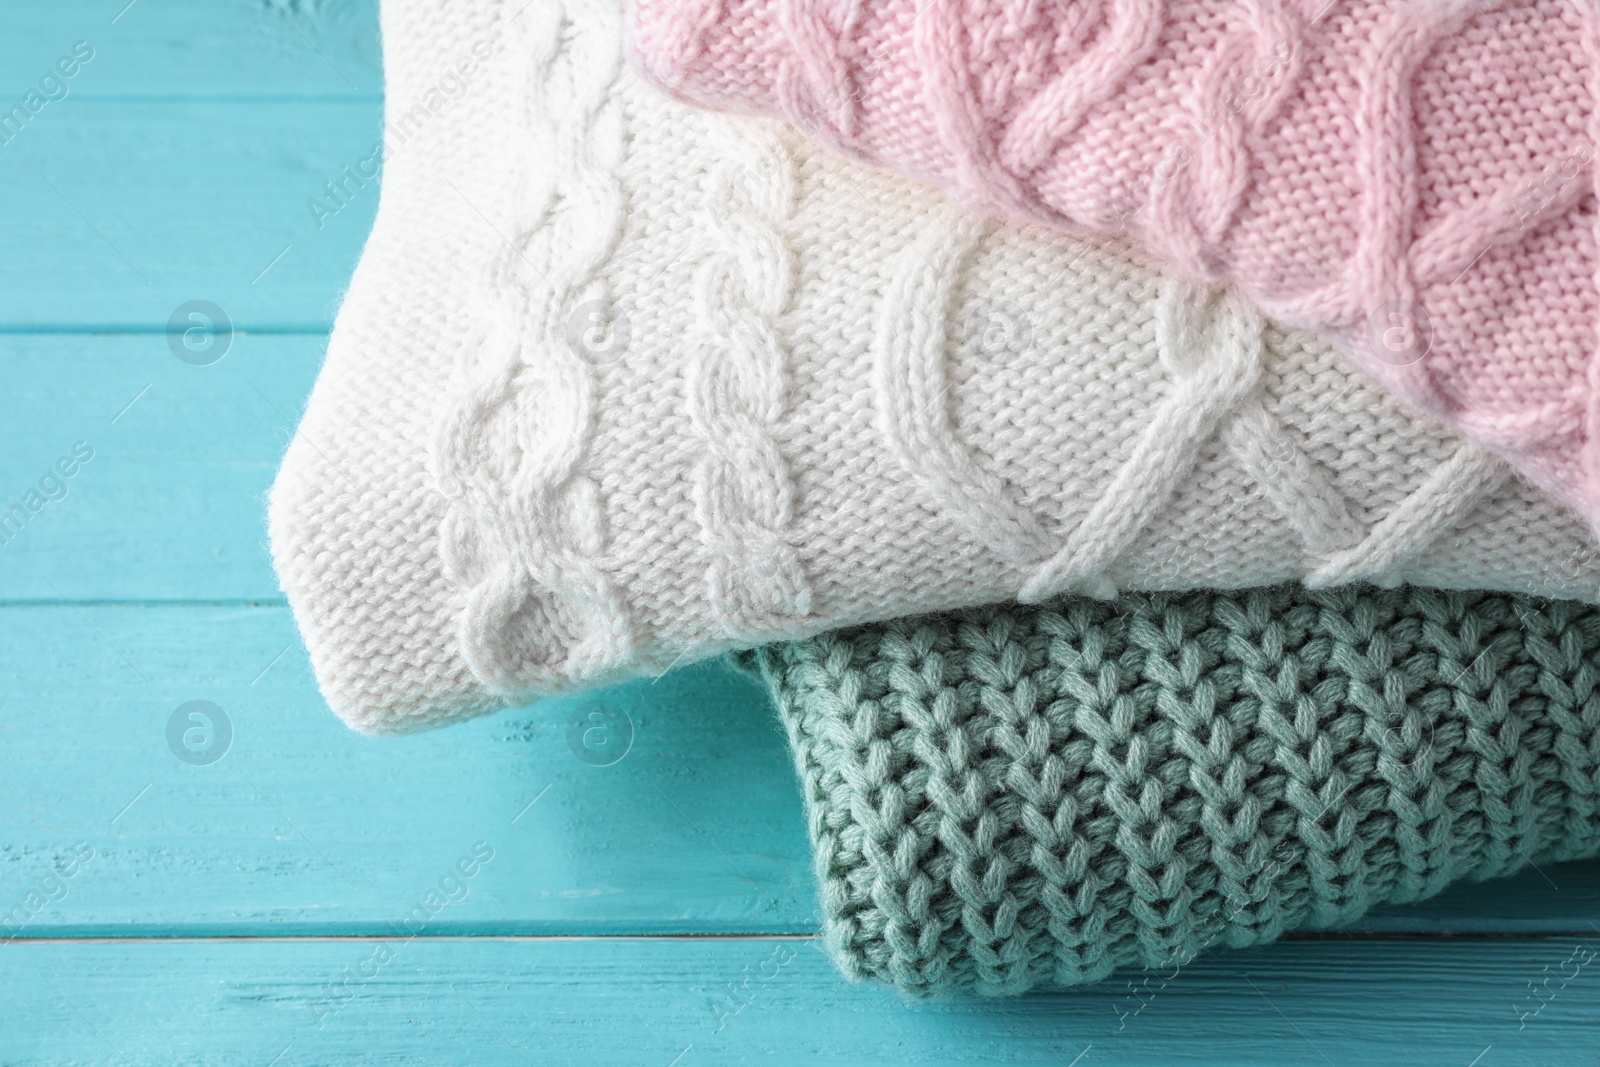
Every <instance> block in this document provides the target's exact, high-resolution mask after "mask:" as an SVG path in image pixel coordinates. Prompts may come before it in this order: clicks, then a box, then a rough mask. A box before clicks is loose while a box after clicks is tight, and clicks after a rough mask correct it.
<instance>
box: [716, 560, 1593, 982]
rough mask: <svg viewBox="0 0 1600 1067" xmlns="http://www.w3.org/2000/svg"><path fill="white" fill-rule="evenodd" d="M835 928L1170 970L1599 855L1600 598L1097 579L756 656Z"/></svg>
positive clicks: (748, 661)
mask: <svg viewBox="0 0 1600 1067" xmlns="http://www.w3.org/2000/svg"><path fill="white" fill-rule="evenodd" d="M742 663H743V664H744V665H746V666H749V667H753V668H756V669H758V670H759V671H760V672H761V674H762V675H763V676H764V677H765V678H766V680H767V681H768V682H769V683H770V685H771V688H772V692H773V695H774V697H775V698H776V701H777V705H778V708H779V711H780V713H781V716H782V719H783V722H784V724H785V725H786V727H787V728H788V732H789V738H790V743H791V745H792V747H793V751H794V757H795V763H796V767H797V769H798V771H799V777H800V784H801V790H802V792H803V794H804V800H805V810H806V820H807V823H808V826H809V829H810V834H811V840H812V843H813V845H814V847H815V851H816V871H817V879H818V882H819V884H820V889H821V904H822V913H823V929H824V934H825V937H826V942H827V946H828V949H829V951H830V953H831V954H832V956H833V958H834V959H835V960H836V961H837V962H838V964H839V966H840V967H841V968H842V969H843V970H844V972H845V973H846V974H847V975H849V976H851V977H853V978H871V979H875V980H878V981H882V982H886V983H889V984H891V985H893V986H896V987H898V988H900V989H902V990H904V991H906V992H907V993H911V994H914V995H919V996H920V995H933V994H943V993H949V992H953V991H956V990H964V989H973V990H976V991H978V992H980V993H985V994H995V995H999V994H1012V993H1020V992H1022V991H1023V990H1026V989H1029V988H1031V987H1033V986H1035V985H1070V984H1074V983H1080V982H1088V981H1093V980H1095V979H1099V978H1103V977H1104V976H1106V975H1107V974H1109V973H1110V972H1111V971H1112V970H1113V969H1114V968H1118V967H1130V966H1139V965H1144V966H1146V967H1159V968H1160V969H1161V970H1162V972H1163V973H1165V972H1167V971H1168V970H1169V969H1170V968H1172V967H1173V966H1181V965H1183V964H1185V963H1187V962H1188V961H1189V960H1190V959H1192V958H1193V957H1194V956H1195V955H1196V954H1197V953H1199V952H1201V951H1203V950H1205V949H1207V948H1210V947H1213V946H1222V945H1226V946H1230V947H1243V946H1247V945H1255V944H1260V943H1262V942H1266V941H1271V940H1273V939H1274V938H1277V937H1279V936H1280V935H1282V934H1283V933H1285V932H1286V931H1291V930H1296V929H1303V928H1315V927H1328V926H1333V925H1336V924H1340V923H1348V922H1350V921H1352V920H1354V919H1356V918H1358V917H1360V916H1361V915H1362V914H1363V913H1364V912H1366V911H1367V910H1368V909H1369V908H1372V907H1374V906H1375V905H1379V904H1386V903H1398V902H1406V901H1416V900H1422V899H1424V898H1426V897H1429V896H1432V895H1433V894H1435V893H1438V892H1439V891H1440V890H1441V889H1443V888H1444V887H1446V886H1447V885H1449V884H1450V883H1452V882H1454V881H1458V880H1462V879H1483V878H1491V877H1496V876H1500V875H1506V874H1510V873H1512V872H1513V871H1516V870H1518V869H1520V868H1522V867H1524V866H1525V865H1527V864H1529V863H1533V862H1544V861H1547V860H1558V859H1569V858H1576V857H1583V856H1590V855H1594V854H1596V853H1597V852H1600V694H1597V693H1596V690H1595V687H1596V682H1597V681H1600V609H1596V608H1593V607H1587V606H1583V605H1578V604H1574V603H1571V602H1562V601H1555V602H1550V601H1541V600H1534V599H1530V598H1524V597H1519V596H1502V595H1491V594H1483V593H1449V592H1439V591H1434V590H1424V589H1413V588H1408V589H1400V590H1386V591H1377V590H1370V589H1364V588H1358V587H1346V588H1342V589H1337V590H1327V591H1321V592H1317V591H1306V590H1304V589H1302V588H1299V587H1287V586H1285V587H1277V588H1270V589H1263V590H1257V591H1252V592H1245V593H1233V594H1222V593H1190V594H1184V595H1160V594H1158V595H1153V596H1144V595H1128V596H1124V597H1122V598H1121V599H1119V600H1117V601H1116V602H1114V603H1104V602H1098V601H1092V600H1086V599H1081V598H1074V599H1066V600H1061V601H1056V602H1053V603H1050V604H1047V605H1044V606H1040V607H1032V608H1028V607H1009V608H985V609H982V610H976V611H969V612H964V613H959V614H954V615H946V616H936V617H926V618H919V619H907V620H902V621H898V622H892V623H888V624H884V625H878V626H869V627H862V628H858V629H853V630H845V631H840V632H836V633H830V634H825V635H823V636H820V637H816V638H813V639H811V640H809V641H802V642H798V643H793V644H780V645H773V646H769V647H766V648H763V649H760V650H758V651H756V652H752V653H748V654H746V655H744V656H743V657H742Z"/></svg>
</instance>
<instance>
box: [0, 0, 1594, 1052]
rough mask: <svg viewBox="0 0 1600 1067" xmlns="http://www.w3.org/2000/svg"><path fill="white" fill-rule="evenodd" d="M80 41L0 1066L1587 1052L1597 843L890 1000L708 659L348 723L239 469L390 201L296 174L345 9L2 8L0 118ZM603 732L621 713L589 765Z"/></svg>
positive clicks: (9, 866)
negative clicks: (1034, 972)
mask: <svg viewBox="0 0 1600 1067" xmlns="http://www.w3.org/2000/svg"><path fill="white" fill-rule="evenodd" d="M78 41H84V42H87V43H88V44H90V45H92V47H93V49H94V58H93V59H92V60H91V61H89V62H88V63H87V64H84V65H82V66H81V69H80V70H79V71H78V73H77V74H76V75H74V76H73V77H72V78H71V79H70V84H69V87H68V88H69V91H68V92H67V93H66V95H65V96H64V97H63V98H62V99H59V100H53V101H51V102H50V103H48V104H47V105H46V106H45V107H44V108H43V109H42V110H40V112H39V113H38V114H37V115H35V116H33V117H32V118H31V119H30V120H29V121H28V123H27V124H26V126H25V127H24V128H22V129H21V131H20V132H19V133H17V135H16V136H14V137H12V138H11V139H10V141H9V142H8V143H5V144H0V195H3V196H4V197H5V198H6V200H5V202H6V203H7V205H8V208H9V210H7V211H4V212H0V243H3V246H4V247H5V248H6V249H7V250H8V252H10V253H11V254H8V255H7V256H5V257H0V375H3V376H4V381H5V384H6V399H7V401H8V403H7V407H6V412H5V415H6V417H5V418H4V419H0V510H3V509H5V508H9V506H10V505H11V504H12V503H16V502H19V501H22V500H24V499H25V497H26V494H27V493H29V492H31V491H35V490H42V488H48V487H41V479H43V478H44V477H46V476H49V475H51V472H52V471H55V470H57V469H58V468H57V466H56V464H57V463H58V461H60V460H61V459H62V458H63V457H66V456H70V454H71V450H72V449H73V447H74V446H75V445H76V444H77V443H78V442H83V443H84V444H85V445H87V446H89V447H92V448H93V450H94V455H93V458H92V459H91V460H90V461H88V462H87V463H78V464H76V469H75V472H74V473H73V474H72V475H71V476H70V477H63V478H62V480H61V483H60V485H61V490H60V492H59V493H56V492H55V491H54V490H53V489H52V493H51V494H50V495H54V496H55V498H54V499H48V500H47V502H46V503H44V504H43V506H42V507H40V509H39V510H38V512H37V513H36V514H30V515H29V517H28V518H27V521H26V522H25V524H24V525H23V526H22V528H21V529H20V531H18V532H16V533H15V535H14V536H9V537H8V538H6V539H5V541H4V543H3V544H0V988H3V989H5V990H6V992H7V994H8V995H7V996H6V997H5V998H4V1002H3V1004H0V1063H5V1064H12V1063H16V1064H24V1063H26V1064H89V1063H129V1064H140V1065H143V1064H152V1065H154V1064H160V1065H166V1064H176V1063H226V1064H234V1063H258V1064H274V1065H275V1067H290V1065H292V1064H322V1063H340V1064H344V1063H356V1064H360V1063H369V1062H370V1063H384V1064H389V1063H441V1062H449V1063H470V1064H498V1063H508V1064H519V1063H539V1064H544V1063H574V1064H587V1063H620V1064H636V1063H647V1064H648V1063H655V1064H662V1065H670V1064H679V1065H681V1067H690V1065H691V1064H697V1063H753V1062H776V1063H789V1062H807V1061H818V1062H828V1063H902V1062H910V1063H918V1062H929V1063H958V1062H971V1063H1050V1064H1057V1065H1068V1064H1073V1063H1082V1064H1084V1065H1085V1067H1089V1065H1092V1064H1094V1063H1105V1062H1111V1063H1130V1064H1131V1063H1149V1062H1173V1063H1196V1064H1199V1063H1218V1064H1221V1063H1242V1064H1254V1063H1261V1064H1267V1063H1272V1064H1279V1063H1312V1064H1320V1063H1340V1064H1342V1063H1347V1062H1350V1063H1365V1062H1376V1063H1395V1064H1411V1063H1418V1064H1420V1063H1429V1064H1431V1063H1453V1064H1460V1065H1462V1067H1468V1065H1470V1064H1476V1065H1479V1067H1494V1065H1497V1064H1567V1063H1573V1064H1578V1063H1584V1064H1594V1063H1600V1035H1597V1027H1600V1009H1597V1005H1600V969H1597V967H1596V965H1594V964H1587V965H1586V966H1585V967H1584V968H1583V969H1582V970H1581V972H1580V973H1578V974H1576V975H1573V976H1572V977H1571V978H1570V979H1568V978H1565V976H1566V975H1567V974H1570V973H1571V971H1572V970H1573V969H1574V967H1575V966H1576V965H1575V963H1574V962H1573V960H1574V959H1575V957H1574V956H1573V951H1574V948H1575V947H1578V948H1581V949H1582V950H1583V951H1588V950H1589V949H1590V948H1596V947H1600V946H1597V944H1596V939H1600V863H1581V864H1566V865H1561V866H1552V867H1548V868H1546V869H1545V870H1544V871H1542V872H1534V871H1530V872H1527V873H1525V874H1524V875H1522V876H1520V877H1517V878H1513V879H1508V880H1505V881H1502V882H1495V883H1487V884H1483V885H1478V886H1460V887H1457V888H1456V889H1454V890H1452V891H1451V892H1449V893H1448V894H1446V895H1445V896H1443V897H1441V898H1439V899H1437V900H1435V901H1432V902H1429V903H1427V904H1425V905H1422V906H1418V907H1413V908H1401V909H1391V910H1388V911H1385V912H1383V913H1380V914H1376V915H1373V916H1370V917H1368V918H1367V919H1366V920H1363V921H1362V922H1361V923H1360V924H1358V926H1357V928H1356V929H1355V930H1354V931H1351V932H1347V933H1346V934H1344V935H1342V937H1343V938H1344V939H1342V940H1338V939H1335V940H1298V941H1293V942H1289V943H1284V944H1280V945H1277V946H1274V947H1271V948H1268V949H1264V950H1258V951H1252V952H1246V953H1236V954H1223V955H1218V956H1213V957H1209V958H1203V959H1202V960H1200V961H1197V962H1196V963H1195V964H1194V965H1192V966H1191V967H1189V968H1186V969H1185V970H1184V971H1183V972H1182V974H1181V975H1179V976H1177V977H1176V978H1173V979H1171V980H1170V981H1166V982H1165V984H1163V979H1161V978H1160V977H1159V976H1150V975H1132V976H1119V977H1118V978H1116V979H1113V980H1112V981H1110V982H1108V983H1105V984H1103V985H1101V986H1097V987H1095V988H1093V989H1090V990H1083V991H1078V992H1074V993H1070V994H1061V995H1049V996H1034V997H1027V998H1022V999H1019V1000H1014V1001H1010V1002H1005V1003H982V1002H977V1001H971V1000H965V1001H956V1002H952V1003H949V1004H939V1005H931V1004H922V1005H905V1004H902V1003H901V1002H899V1001H898V1000H897V999H896V998H895V997H894V996H893V995H892V994H889V993H886V992H884V991H882V990H876V989H864V988H859V987H852V986H849V985H848V984H846V983H845V982H844V981H843V980H842V979H840V978H839V977H838V975H837V973H836V972H835V971H834V970H833V968H832V967H831V965H830V964H829V963H828V962H827V961H826V960H825V959H824V958H823V956H822V954H821V953H820V951H818V950H817V948H816V946H815V944H814V943H813V942H812V941H810V940H805V939H801V940H772V939H770V938H769V937H767V936H766V935H773V934H805V933H808V932H810V931H812V930H814V928H815V924H816V911H815V907H814V903H813V892H814V888H813V882H812V879H811V876H810V872H809V863H810V857H809V849H808V848H807V845H806V841H805V836H804V823H803V819H802V813H801V809H800V802H799V797H798V794H797V791H796V789H795V787H794V783H793V777H792V770H791V768H790V763H789V756H788V754H787V751H786V745H785V743H784V740H783V738H782V736H781V734H780V732H779V730H778V728H777V725H776V722H775V718H774V716H773V714H772V712H771V710H770V709H769V708H768V707H767V705H766V702H765V700H764V698H763V696H762V694H761V693H760V692H759V691H758V690H757V689H756V687H755V686H754V685H753V684H751V683H750V682H748V681H747V680H745V679H742V678H740V677H738V676H736V675H734V674H732V673H730V672H727V671H725V670H724V669H722V668H721V667H719V666H716V665H702V666H697V667H692V668H689V669H685V670H679V671H676V672H674V673H672V674H670V675H668V676H666V677H665V678H663V679H661V680H659V681H658V682H653V683H652V682H650V681H643V682H638V683H635V684H632V685H628V686H622V687H618V688H616V689H612V690H609V691H605V692H601V693H595V694H589V695H587V696H583V697H578V698H573V699H569V700H561V701H548V702H545V703H543V704H540V705H538V706H536V707H533V708H523V709H517V710H513V711H508V712H506V713H503V714H501V715H499V716H495V717H492V718H489V719H485V720H480V721H477V722H472V723H466V724H462V725H459V726H455V727H452V728H450V729H447V730H444V731H440V732H438V733H434V734H430V735H424V736H421V737H413V738H405V739H398V740H394V739H390V740H381V741H380V740H370V739H365V738H361V737H358V736H356V735H353V734H351V733H349V732H348V731H346V730H345V729H344V727H343V726H341V725H340V724H339V723H338V722H337V721H336V720H335V719H334V718H333V717H332V716H331V715H330V714H329V713H328V712H327V709H326V708H325V706H324V705H323V703H322V701H321V699H320V697H319V696H318V695H317V693H316V689H315V686H314V684H313V682H312V679H311V676H310V672H309V668H308V665H307V662H306V658H305V654H304V651H303V649H302V648H301V646H300V643H299V641H298V639H297V637H296V636H295V633H294V628H293V622H292V620H291V618H290V616H289V612H288V610H287V608H286V607H284V606H283V601H282V598H281V595H280V594H279V592H278V590H277V585H276V582H275V580H274V579H273V576H272V572H271V567H270V563H269V560H268V558H267V555H266V551H265V529H264V521H263V496H264V494H265V492H266V490H267V488H268V486H269V485H270V483H271V478H272V475H273V472H274V470H275V468H276V465H277V463H278V459H279V457H280V456H281V454H282V451H283V448H284V447H285V445H286V443H287V441H288V438H289V435H290V434H291V433H292V426H293V424H294V423H295V421H296V420H297V419H298V417H299V414H300V412H301V410H302V408H303V405H304V403H305V398H306V396H307V394H308V393H309V391H310V388H311V385H312V382H313V381H314V378H315V374H316V371H317V367H318V365H319V363H320V361H321V358H322V354H323V351H324V349H325V346H326V330H327V328H328V326H329V324H330V323H331V322H332V319H333V315H334V313H335V311H336V309H337V306H338V302H339V298H340V295H341V293H342V291H343V289H344V287H345V285H346V284H347V282H348V279H349V275H350V271H351V269H352V268H353V266H354V264H355V261H356V258H357V255H358V253H359V250H360V247H361V244H362V242H363V241H364V239H365V236H366V232H367V229H368V227H369V226H370V224H371V219H372V213H373V211H374V209H375V208H376V205H377V186H376V184H369V185H368V186H366V187H363V188H362V189H360V190H358V191H357V192H356V194H355V195H353V196H352V197H351V198H350V199H349V202H348V204H347V205H346V206H343V207H341V208H340V210H339V211H338V213H337V214H335V215H334V216H333V217H331V218H326V219H324V220H322V223H323V224H322V225H320V226H319V225H318V224H317V220H316V219H315V218H314V217H313V215H312V213H311V211H310V210H309V208H308V204H307V201H308V199H310V198H311V197H313V196H317V195H318V194H319V192H320V191H321V188H322V184H323V183H324V182H326V181H328V180H330V179H331V178H333V177H334V176H335V175H336V174H337V173H338V171H339V168H340V167H341V165H343V164H345V163H348V162H352V161H353V160H355V159H357V158H362V157H364V156H365V155H366V154H368V153H369V152H370V150H371V146H372V144H373V143H374V142H375V140H376V138H377V137H378V136H379V131H380V128H381V112H380V105H381V80H382V76H381V64H380V58H379V49H378V43H377V3H376V0H134V2H133V3H132V4H129V3H128V2H127V0H64V2H56V3H50V4H21V3H18V4H11V5H6V7H5V9H4V11H3V12H0V72H3V73H0V104H3V105H4V107H9V106H10V104H11V103H14V102H16V101H18V100H22V99H23V98H24V95H25V94H26V93H27V92H28V91H30V88H31V87H33V86H36V85H37V84H38V79H39V78H40V77H41V76H42V75H44V74H45V73H47V72H48V71H49V70H50V69H51V68H52V66H53V65H54V64H55V63H56V62H57V60H58V59H59V58H60V57H61V56H63V55H65V54H67V53H69V52H70V51H71V49H72V48H73V46H74V44H75V43H76V42H78ZM0 110H3V108H0ZM195 299H205V300H210V301H213V302H215V303H217V304H218V305H220V306H221V307H222V308H223V310H224V311H225V313H226V314H227V316H228V318H229V320H230V322H231V324H232V327H233V329H234V333H233V334H232V336H231V338H230V347H229V349H228V352H227V354H226V356H224V357H223V358H222V359H221V360H219V361H218V362H216V363H214V364H211V365H209V366H193V365H190V364H189V363H185V362H183V361H182V360H180V359H179V358H178V357H177V356H176V355H175V354H174V353H173V351H172V348H171V346H170V343H169V339H168V336H167V331H168V320H169V318H170V317H171V316H172V314H173V312H174V310H175V309H176V308H177V307H178V306H179V305H180V304H182V303H184V302H186V301H190V300H195ZM192 700H206V701H211V702H213V703H215V704H216V705H217V706H218V707H219V708H221V709H222V711H223V713H224V714H225V715H226V717H227V720H228V722H229V724H230V726H231V729H232V739H231V742H230V744H229V746H228V748H227V752H226V755H224V756H223V757H222V758H221V759H220V760H218V761H217V762H215V763H211V764H209V765H194V764H192V763H189V762H185V761H184V760H182V759H180V758H179V757H178V756H177V755H176V754H175V752H174V750H173V748H172V747H170V742H169V738H168V723H169V720H170V719H171V718H172V716H173V714H174V712H175V711H176V709H177V708H178V707H179V706H180V705H181V704H183V703H185V702H187V701H192ZM596 715H598V716H600V719H599V720H596V719H595V718H594V716H596ZM608 717H609V718H608ZM597 721H598V722H615V723H618V724H621V723H627V724H630V726H631V740H630V741H629V746H628V747H627V750H626V755H625V756H623V758H621V759H620V760H619V761H617V762H615V763H613V764H610V765H607V766H597V765H595V761H596V757H595V755H594V750H593V749H592V748H590V749H586V748H585V747H584V743H583V737H584V730H585V729H587V728H590V727H591V726H592V725H593V724H594V723H595V722H597ZM574 724H576V726H574ZM608 729H609V727H608ZM607 736H608V737H609V738H611V739H617V738H620V737H621V734H618V733H611V734H608V735H607ZM575 738H576V739H577V740H574V739H575ZM180 747H181V746H180ZM583 754H586V755H587V757H588V759H589V762H585V759H584V758H580V755H583ZM485 850H492V857H491V858H488V859H487V860H485V859H483V858H482V855H483V854H484V852H485ZM468 869H470V870H471V872H472V873H471V874H470V875H466V874H464V873H463V871H465V870H468ZM67 872H70V874H69V873H67ZM430 894H431V895H430ZM419 908H420V910H419ZM18 909H20V911H19V910H18ZM418 932H420V936H417V937H415V938H414V939H412V938H410V937H408V936H407V935H408V933H418ZM1366 934H1382V935H1390V936H1386V937H1385V938H1381V939H1365V938H1364V937H1363V935H1366ZM1400 934H1404V935H1408V936H1406V937H1404V938H1394V937H1393V936H1392V935H1400ZM511 935H516V936H517V937H518V938H523V939H511ZM622 935H648V936H646V937H643V938H634V937H632V936H622ZM751 935H755V936H751ZM1443 935H1454V936H1453V937H1446V936H1443ZM196 937H200V938H208V939H209V938H217V939H218V940H192V939H186V938H196ZM283 938H288V939H287V940H285V939H283ZM1585 939H1587V940H1585ZM380 945H382V946H386V947H384V948H383V949H382V950H381V951H382V952H383V953H386V954H389V953H392V959H387V960H386V962H385V963H384V964H383V965H382V966H381V967H378V968H376V970H374V964H373V960H374V953H375V952H379V951H380V949H379V946H380ZM363 972H366V973H368V974H370V977H362V974H363ZM347 974H355V975H356V976H357V977H355V978H353V979H350V984H349V985H345V984H344V983H345V981H346V978H345V976H346V975H347ZM1530 983H1531V984H1532V988H1530ZM1558 986H1559V989H1558V988H1557V987H1558ZM346 993H347V994H348V997H346V996H345V994H346ZM1544 1001H1548V1004H1547V1006H1545V1007H1544V1008H1543V1010H1541V1011H1539V1012H1538V1014H1537V1015H1533V1016H1531V1017H1530V1016H1529V1015H1528V1013H1529V1012H1531V1011H1532V1010H1533V1009H1534V1008H1536V1007H1537V1006H1538V1005H1539V1004H1540V1003H1542V1002H1544ZM1141 1003H1142V1004H1143V1007H1141V1006H1140V1005H1141ZM1519 1012H1520V1013H1521V1014H1522V1016H1523V1018H1521V1019H1519ZM1519 1024H1520V1026H1521V1028H1520V1029H1519ZM274 1057H277V1059H276V1060H274Z"/></svg>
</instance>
